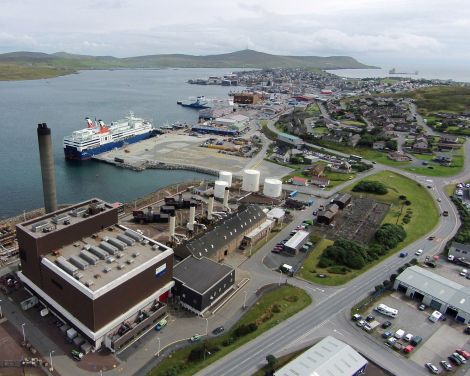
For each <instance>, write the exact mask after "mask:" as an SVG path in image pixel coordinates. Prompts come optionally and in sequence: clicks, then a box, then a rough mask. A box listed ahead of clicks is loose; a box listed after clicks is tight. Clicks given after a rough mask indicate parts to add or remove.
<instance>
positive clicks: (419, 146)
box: [411, 139, 429, 153]
mask: <svg viewBox="0 0 470 376" xmlns="http://www.w3.org/2000/svg"><path fill="white" fill-rule="evenodd" d="M411 148H412V149H413V151H414V152H418V153H423V152H427V151H429V144H428V141H427V140H425V139H424V140H421V141H418V142H415V143H414V144H413V146H412V147H411Z"/></svg>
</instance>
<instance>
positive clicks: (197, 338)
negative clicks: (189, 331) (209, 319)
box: [189, 334, 202, 342]
mask: <svg viewBox="0 0 470 376" xmlns="http://www.w3.org/2000/svg"><path fill="white" fill-rule="evenodd" d="M201 338H202V335H201V334H195V335H193V336H192V337H191V338H190V339H189V342H199V341H200V340H201Z"/></svg>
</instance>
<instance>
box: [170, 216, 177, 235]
mask: <svg viewBox="0 0 470 376" xmlns="http://www.w3.org/2000/svg"><path fill="white" fill-rule="evenodd" d="M175 227H176V217H175V215H174V214H172V215H171V216H170V239H171V240H173V239H174V237H175Z"/></svg>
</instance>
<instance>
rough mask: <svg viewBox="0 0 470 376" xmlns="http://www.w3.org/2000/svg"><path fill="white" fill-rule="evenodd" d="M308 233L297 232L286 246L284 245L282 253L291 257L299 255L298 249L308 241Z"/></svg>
mask: <svg viewBox="0 0 470 376" xmlns="http://www.w3.org/2000/svg"><path fill="white" fill-rule="evenodd" d="M309 237H310V233H308V232H307V231H302V230H300V231H297V232H296V233H295V234H294V236H292V237H291V238H290V239H289V240H288V241H287V242H286V244H284V251H285V252H286V253H289V254H291V255H296V254H297V253H299V249H300V248H301V247H302V246H303V245H304V244H305V243H306V242H307V241H308V239H309Z"/></svg>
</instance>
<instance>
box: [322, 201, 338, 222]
mask: <svg viewBox="0 0 470 376" xmlns="http://www.w3.org/2000/svg"><path fill="white" fill-rule="evenodd" d="M338 213H339V207H338V205H336V204H330V205H328V206H327V207H326V208H325V210H322V211H319V212H318V216H317V222H318V223H323V224H324V225H329V224H331V223H332V222H333V221H334V219H335V217H336V216H337V215H338Z"/></svg>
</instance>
